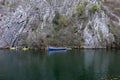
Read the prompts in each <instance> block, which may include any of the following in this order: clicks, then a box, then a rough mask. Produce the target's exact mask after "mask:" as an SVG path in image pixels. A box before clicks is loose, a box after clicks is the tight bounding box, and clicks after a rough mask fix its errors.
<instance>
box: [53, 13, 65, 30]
mask: <svg viewBox="0 0 120 80" xmlns="http://www.w3.org/2000/svg"><path fill="white" fill-rule="evenodd" d="M52 22H53V24H54V25H55V30H56V31H58V30H60V29H61V28H62V27H65V26H66V25H67V19H66V17H65V16H63V15H60V14H59V13H56V15H55V17H54V19H53V21H52Z"/></svg>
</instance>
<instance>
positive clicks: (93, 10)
mask: <svg viewBox="0 0 120 80" xmlns="http://www.w3.org/2000/svg"><path fill="white" fill-rule="evenodd" d="M99 10H100V5H99V4H98V3H94V4H92V5H91V6H90V9H89V11H90V12H91V13H94V12H96V11H99Z"/></svg>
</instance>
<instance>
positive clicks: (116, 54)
mask: <svg viewBox="0 0 120 80" xmlns="http://www.w3.org/2000/svg"><path fill="white" fill-rule="evenodd" d="M0 80H120V50H104V49H99V50H71V51H67V52H66V51H64V52H47V51H9V50H0Z"/></svg>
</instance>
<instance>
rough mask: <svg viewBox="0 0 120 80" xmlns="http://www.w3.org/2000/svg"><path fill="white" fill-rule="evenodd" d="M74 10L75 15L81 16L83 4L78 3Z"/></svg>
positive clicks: (83, 9)
mask: <svg viewBox="0 0 120 80" xmlns="http://www.w3.org/2000/svg"><path fill="white" fill-rule="evenodd" d="M76 11H77V15H78V17H81V16H82V15H83V14H84V11H85V5H84V4H83V3H80V4H79V5H78V6H77V7H76Z"/></svg>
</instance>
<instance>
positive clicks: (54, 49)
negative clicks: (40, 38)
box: [48, 47, 67, 51]
mask: <svg viewBox="0 0 120 80" xmlns="http://www.w3.org/2000/svg"><path fill="white" fill-rule="evenodd" d="M63 50H67V49H66V48H56V47H55V48H54V47H48V51H63Z"/></svg>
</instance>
